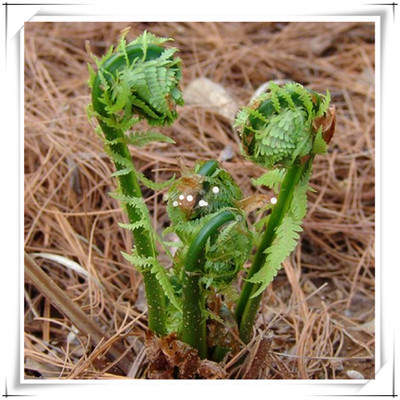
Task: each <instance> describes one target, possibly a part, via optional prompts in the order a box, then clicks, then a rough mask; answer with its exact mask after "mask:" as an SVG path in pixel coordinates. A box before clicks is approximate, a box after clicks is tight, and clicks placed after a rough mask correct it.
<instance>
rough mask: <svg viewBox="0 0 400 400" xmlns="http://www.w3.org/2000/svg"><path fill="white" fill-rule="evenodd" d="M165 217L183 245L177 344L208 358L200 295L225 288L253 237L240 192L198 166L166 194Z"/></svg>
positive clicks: (208, 166) (212, 164)
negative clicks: (180, 329)
mask: <svg viewBox="0 0 400 400" xmlns="http://www.w3.org/2000/svg"><path fill="white" fill-rule="evenodd" d="M168 197H169V199H168V206H167V211H168V213H169V215H170V218H171V221H172V225H171V227H170V228H169V229H168V230H170V231H174V232H175V233H176V234H177V235H178V236H179V238H180V239H181V241H182V244H183V246H182V247H181V248H180V249H179V251H178V253H177V256H176V260H175V261H176V262H175V275H176V276H179V280H180V287H181V288H182V304H183V318H182V339H183V341H185V342H186V343H188V344H190V345H191V346H192V347H194V348H196V349H198V351H199V355H200V357H203V358H204V357H205V356H206V355H207V340H206V320H207V312H206V307H205V289H207V288H213V290H216V291H218V290H219V289H221V288H224V287H226V286H228V285H229V284H230V283H231V282H232V280H233V279H234V278H235V277H236V276H237V273H238V270H239V269H240V268H241V267H242V265H243V264H244V262H245V260H246V259H247V258H248V256H249V253H250V249H251V245H252V236H251V233H250V231H249V229H248V227H247V223H246V218H245V215H244V212H243V211H242V210H241V209H240V208H239V207H238V204H240V200H241V199H242V193H241V191H240V189H239V187H238V186H237V185H236V184H235V183H234V181H233V179H232V177H231V176H230V175H229V174H228V172H226V171H225V170H223V169H221V168H220V167H219V165H218V163H217V162H216V161H208V162H206V163H197V165H196V166H195V169H194V171H193V172H187V173H186V174H185V175H184V176H182V177H181V178H180V179H178V180H177V181H176V182H175V183H174V184H173V185H172V187H171V189H170V190H169V192H168Z"/></svg>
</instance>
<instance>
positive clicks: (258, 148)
mask: <svg viewBox="0 0 400 400" xmlns="http://www.w3.org/2000/svg"><path fill="white" fill-rule="evenodd" d="M329 103H330V94H329V91H327V93H326V95H321V94H318V93H316V92H314V91H312V90H309V89H305V88H304V87H303V86H302V85H300V84H299V83H295V82H289V83H287V84H286V85H285V86H284V87H280V86H278V85H277V84H276V83H274V82H270V85H269V89H268V91H267V92H266V93H263V94H261V95H260V96H259V97H258V98H256V99H254V100H253V101H252V102H250V104H249V105H248V106H247V107H243V108H242V109H241V111H240V112H239V113H238V115H237V118H236V121H235V127H236V128H237V129H238V132H239V135H240V138H241V141H242V150H243V153H244V155H245V156H246V157H247V158H248V159H250V160H251V161H253V162H255V163H257V164H259V165H262V166H264V167H267V168H273V167H276V166H283V167H290V166H291V165H293V163H294V162H295V161H296V160H297V159H298V158H302V157H305V156H308V155H310V154H311V153H313V152H314V153H315V152H316V151H317V152H323V151H324V150H325V147H326V146H325V147H323V144H321V140H320V139H321V138H319V139H318V138H317V137H320V136H321V135H322V134H323V133H324V129H325V130H329V129H330V128H331V126H328V125H327V124H326V120H327V118H328V117H329V115H331V114H334V110H332V109H329ZM322 121H323V122H322ZM332 121H333V119H331V123H332ZM322 124H324V126H323V127H322V126H321V125H322ZM317 133H318V135H317ZM327 139H328V134H327V133H326V134H325V135H324V141H325V143H327V142H329V140H330V138H329V140H327ZM315 140H317V145H316V146H314V142H315Z"/></svg>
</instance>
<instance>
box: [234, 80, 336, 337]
mask: <svg viewBox="0 0 400 400" xmlns="http://www.w3.org/2000/svg"><path fill="white" fill-rule="evenodd" d="M329 103H330V95H329V92H327V94H326V95H325V96H323V95H320V94H318V93H316V92H313V91H310V90H307V89H305V88H304V87H303V86H301V85H300V84H298V83H288V84H286V85H285V86H284V87H282V88H281V87H279V86H278V85H276V84H274V83H273V82H271V83H270V87H269V91H268V92H267V93H265V94H262V95H261V96H260V97H259V98H257V99H255V100H254V101H253V102H251V103H250V104H249V106H248V107H245V108H243V109H242V110H241V111H240V112H239V113H238V116H237V119H236V123H235V126H236V127H237V128H238V132H239V135H240V137H241V140H242V150H243V153H244V155H245V157H247V158H248V159H250V160H251V161H253V162H255V163H257V164H259V165H262V166H264V167H267V168H269V169H270V171H269V172H268V173H267V174H265V175H264V176H263V177H261V178H259V179H258V183H261V184H266V185H268V186H270V187H271V188H273V189H274V190H277V189H278V188H280V191H279V195H278V199H277V203H276V205H275V206H274V207H273V209H272V212H271V214H270V215H269V217H268V222H267V224H266V228H265V231H264V235H263V237H262V240H261V244H260V246H259V248H258V250H257V253H256V255H255V257H254V260H253V263H252V266H251V268H250V270H249V272H248V275H247V279H246V281H245V283H244V285H243V288H242V291H241V293H240V297H239V300H238V303H237V307H236V319H237V322H238V325H239V334H240V338H241V339H242V340H243V341H244V342H246V343H247V342H248V341H249V340H250V336H251V330H252V327H253V325H254V320H255V317H256V313H257V310H258V306H259V303H260V300H261V294H262V292H263V290H264V289H265V288H266V287H267V286H268V285H269V283H270V282H271V281H272V280H273V278H274V277H275V276H276V274H277V272H278V270H279V269H280V267H281V263H282V262H283V261H284V260H285V258H286V257H287V256H288V255H289V254H290V253H291V252H292V251H293V250H294V248H295V246H296V243H297V239H298V238H299V232H300V231H301V230H302V229H301V223H302V219H303V217H304V215H305V213H306V207H307V197H306V191H307V189H308V188H309V187H308V181H309V177H310V174H311V166H312V161H313V159H314V156H315V155H316V154H322V153H324V152H326V149H327V144H328V143H329V142H330V140H331V138H332V135H333V132H334V128H335V112H334V108H333V107H331V108H329Z"/></svg>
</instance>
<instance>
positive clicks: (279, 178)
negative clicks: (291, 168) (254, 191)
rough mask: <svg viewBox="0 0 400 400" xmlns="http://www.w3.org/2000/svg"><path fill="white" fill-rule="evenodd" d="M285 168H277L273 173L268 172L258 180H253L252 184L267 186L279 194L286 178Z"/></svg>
mask: <svg viewBox="0 0 400 400" xmlns="http://www.w3.org/2000/svg"><path fill="white" fill-rule="evenodd" d="M285 172H286V170H285V168H281V169H279V168H275V169H272V170H271V171H268V172H267V173H265V174H264V175H261V176H260V177H259V178H257V179H252V180H251V181H252V183H253V185H255V186H262V185H264V186H267V187H269V188H271V189H272V190H273V191H274V192H278V191H279V188H280V186H281V184H282V182H283V178H284V177H285Z"/></svg>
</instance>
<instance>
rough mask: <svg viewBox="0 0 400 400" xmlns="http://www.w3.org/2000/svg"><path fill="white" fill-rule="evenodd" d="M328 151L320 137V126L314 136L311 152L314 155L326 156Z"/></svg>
mask: <svg viewBox="0 0 400 400" xmlns="http://www.w3.org/2000/svg"><path fill="white" fill-rule="evenodd" d="M327 151H328V145H327V144H326V142H325V140H324V138H323V137H322V126H320V127H319V129H318V132H317V134H316V135H315V139H314V144H313V149H312V152H313V153H314V154H326V153H327Z"/></svg>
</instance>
